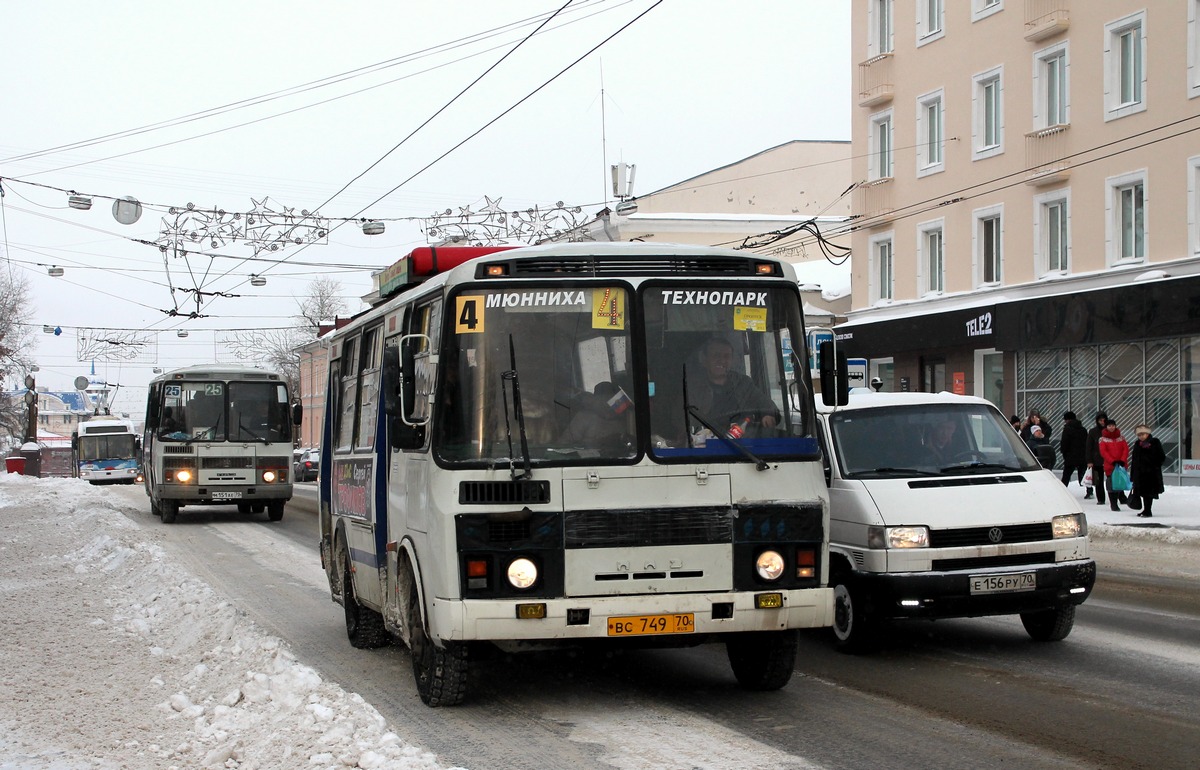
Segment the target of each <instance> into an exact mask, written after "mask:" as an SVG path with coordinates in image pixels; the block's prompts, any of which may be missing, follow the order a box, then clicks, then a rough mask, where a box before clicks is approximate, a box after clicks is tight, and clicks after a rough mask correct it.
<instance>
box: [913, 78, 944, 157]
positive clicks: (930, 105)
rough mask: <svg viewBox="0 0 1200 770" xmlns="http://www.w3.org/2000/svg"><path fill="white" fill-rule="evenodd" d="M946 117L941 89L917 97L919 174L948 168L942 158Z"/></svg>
mask: <svg viewBox="0 0 1200 770" xmlns="http://www.w3.org/2000/svg"><path fill="white" fill-rule="evenodd" d="M945 119H946V118H945V109H944V107H943V104H942V90H941V89H938V90H937V91H933V92H932V93H928V94H925V95H924V96H920V97H918V98H917V176H925V175H926V174H933V173H936V172H938V171H944V170H945V168H946V167H945V164H944V163H943V158H942V152H943V148H944V145H945V134H944V130H943V128H944V125H945Z"/></svg>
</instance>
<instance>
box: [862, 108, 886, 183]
mask: <svg viewBox="0 0 1200 770" xmlns="http://www.w3.org/2000/svg"><path fill="white" fill-rule="evenodd" d="M868 152H869V153H870V156H871V158H870V166H871V168H870V171H871V178H872V179H887V178H890V177H891V176H892V111H891V110H887V111H886V112H880V113H878V114H876V115H872V116H871V135H870V137H869V143H868Z"/></svg>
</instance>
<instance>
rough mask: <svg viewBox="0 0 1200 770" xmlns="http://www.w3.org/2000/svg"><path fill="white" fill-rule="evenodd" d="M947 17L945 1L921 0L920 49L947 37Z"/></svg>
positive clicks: (918, 22)
mask: <svg viewBox="0 0 1200 770" xmlns="http://www.w3.org/2000/svg"><path fill="white" fill-rule="evenodd" d="M945 17H946V9H945V0H919V2H918V4H917V46H918V47H920V46H923V45H925V44H926V43H932V42H933V41H934V40H937V39H939V38H941V37H944V36H945V34H946V30H945Z"/></svg>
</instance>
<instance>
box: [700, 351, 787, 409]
mask: <svg viewBox="0 0 1200 770" xmlns="http://www.w3.org/2000/svg"><path fill="white" fill-rule="evenodd" d="M699 358H700V366H701V367H702V368H703V370H704V378H703V380H702V381H700V382H698V383H696V384H695V385H694V386H693V385H692V383H690V382H689V383H688V387H689V393H688V400H689V402H690V404H691V405H692V406H694V407H696V408H697V409H698V410H699V411H700V413H701V414H702V415H704V418H705V419H706V420H708V421H709V422H710V423H712V425H713V426H714V427H717V428H721V429H725V428H726V427H728V426H729V424H730V423H731V422H734V421H741V420H744V419H746V418H749V420H750V422H758V423H759V424H760V425H762V427H763V428H767V429H770V428H774V427H775V426H776V424H778V422H779V410H778V409H776V408H775V404H774V403H773V402H772V401H771V398H770V397H769V396H768V395H767V394H766V393H764V392H762V391H761V390H759V388H758V386H757V385H755V383H754V382H753V381H752V380H751V379H750V378H749V377H747V376H746V375H744V374H742V373H741V372H736V371H734V370H733V358H734V354H733V344H732V343H730V342H729V340H727V339H725V338H724V337H710V338H708V339H707V340H705V341H704V344H703V345H701V347H700V352H699Z"/></svg>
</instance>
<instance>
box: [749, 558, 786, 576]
mask: <svg viewBox="0 0 1200 770" xmlns="http://www.w3.org/2000/svg"><path fill="white" fill-rule="evenodd" d="M754 569H755V570H757V571H758V576H759V577H760V578H762V579H763V580H778V579H779V576H780V575H782V574H783V557H782V556H780V555H779V552H778V551H763V552H762V553H760V554H759V555H758V558H757V559H755V561H754Z"/></svg>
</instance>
